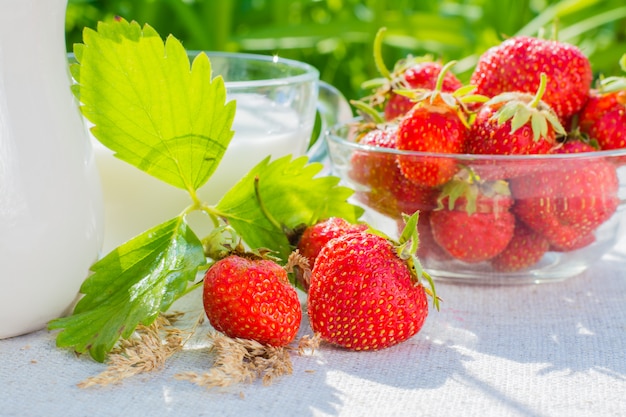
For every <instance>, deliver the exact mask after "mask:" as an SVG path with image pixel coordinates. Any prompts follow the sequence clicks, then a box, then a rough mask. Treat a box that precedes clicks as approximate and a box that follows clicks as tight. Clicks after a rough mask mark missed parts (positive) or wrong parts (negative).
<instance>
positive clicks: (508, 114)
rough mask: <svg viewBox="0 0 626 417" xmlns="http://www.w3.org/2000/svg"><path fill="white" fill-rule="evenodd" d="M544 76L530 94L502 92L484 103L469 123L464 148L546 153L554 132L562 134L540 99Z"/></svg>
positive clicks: (479, 151) (474, 151)
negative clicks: (533, 92)
mask: <svg viewBox="0 0 626 417" xmlns="http://www.w3.org/2000/svg"><path fill="white" fill-rule="evenodd" d="M546 87H547V76H546V75H545V74H542V75H541V82H540V85H539V88H538V90H537V91H536V94H535V95H534V96H532V95H530V94H525V93H502V94H499V95H497V96H495V97H494V98H492V99H491V100H489V101H488V102H486V103H485V104H484V105H483V106H482V107H481V108H480V110H479V111H478V113H477V115H476V119H475V120H474V122H473V123H472V127H471V130H470V134H469V137H468V140H467V142H466V146H465V151H466V152H467V153H472V154H488V155H528V154H546V153H548V152H550V150H551V149H552V148H553V147H554V146H555V145H556V134H557V133H559V134H565V130H564V129H563V126H562V125H561V123H560V122H559V120H558V117H557V116H556V114H555V113H554V111H553V110H552V109H551V108H550V107H549V106H548V105H547V104H546V103H545V102H543V101H542V97H543V95H544V92H545V91H546Z"/></svg>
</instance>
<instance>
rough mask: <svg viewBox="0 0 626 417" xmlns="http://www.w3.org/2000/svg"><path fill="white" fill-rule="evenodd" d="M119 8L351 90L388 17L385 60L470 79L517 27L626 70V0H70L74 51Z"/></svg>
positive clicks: (366, 70)
mask: <svg viewBox="0 0 626 417" xmlns="http://www.w3.org/2000/svg"><path fill="white" fill-rule="evenodd" d="M114 16H122V17H124V18H126V19H127V20H136V21H137V22H139V23H141V24H143V23H148V24H150V25H151V26H153V27H154V28H155V29H156V30H157V31H158V32H159V33H160V34H161V35H162V36H164V37H165V36H166V35H168V34H172V35H174V36H175V37H176V38H178V39H180V40H181V41H183V44H184V46H185V47H186V48H187V49H204V50H220V51H243V52H253V53H262V54H277V55H279V56H282V57H286V58H292V59H298V60H302V61H306V62H308V63H310V64H312V65H314V66H316V67H317V68H318V69H319V70H320V72H321V77H322V79H323V80H325V81H327V82H329V83H330V84H333V85H334V86H336V87H337V88H338V89H339V90H340V91H342V92H343V93H344V95H346V97H348V98H357V97H361V96H362V95H364V93H365V92H364V91H362V90H361V83H362V82H363V81H366V80H368V79H371V78H374V77H376V76H378V73H377V71H376V67H375V65H374V61H373V58H372V44H373V40H374V36H375V34H376V31H377V30H378V29H379V28H380V27H382V26H385V27H386V28H387V32H386V35H385V43H384V57H385V61H386V63H387V66H389V67H392V66H393V63H394V62H395V60H397V59H399V58H402V57H404V56H406V55H408V54H412V55H423V54H426V53H429V54H432V55H434V56H435V57H438V58H441V59H442V60H443V61H449V60H452V59H454V60H458V61H459V62H458V64H457V65H456V66H455V67H454V71H455V72H456V73H457V74H458V75H459V77H460V78H461V79H462V80H463V81H467V80H468V79H469V75H470V74H471V71H472V68H473V65H474V63H475V62H476V59H477V57H478V56H479V55H480V54H481V53H482V52H484V51H485V50H486V49H487V48H489V47H490V46H493V45H495V44H497V43H499V42H500V41H501V40H502V39H504V38H506V37H510V36H513V35H516V34H526V35H537V34H539V33H544V35H545V36H547V37H552V36H553V34H554V33H555V28H556V34H557V36H558V39H560V40H562V41H566V42H569V43H573V44H575V45H577V46H579V47H580V48H581V49H582V51H583V52H584V53H585V54H586V55H587V56H588V57H589V58H590V60H591V62H592V66H593V69H594V71H595V73H596V75H598V74H605V75H617V74H620V70H619V65H618V60H619V58H620V57H621V56H622V54H624V53H626V3H625V2H624V0H561V1H554V0H456V1H452V0H443V1H437V0H413V1H411V0H69V3H68V8H67V19H66V40H67V48H68V51H71V49H72V44H73V43H75V42H81V40H82V30H83V28H84V27H91V28H95V26H96V24H97V22H98V21H100V20H106V19H110V18H112V17H114Z"/></svg>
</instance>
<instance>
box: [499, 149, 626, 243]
mask: <svg viewBox="0 0 626 417" xmlns="http://www.w3.org/2000/svg"><path fill="white" fill-rule="evenodd" d="M567 149H568V148H567V147H565V150H564V152H567ZM618 185H619V184H618V179H617V173H616V171H615V166H614V165H613V164H611V163H609V162H606V161H604V160H602V159H601V158H594V159H590V158H571V159H569V160H555V161H554V163H553V168H552V170H551V171H541V172H536V173H532V174H529V175H527V176H523V177H519V178H513V179H511V182H510V187H511V192H512V193H513V196H514V198H515V201H516V203H515V206H514V208H513V211H514V213H515V214H516V215H517V217H518V218H519V219H520V220H522V221H523V222H524V223H526V224H527V225H528V226H529V227H530V228H532V229H533V230H535V231H536V232H538V233H540V234H542V235H544V236H545V237H546V238H547V239H548V240H549V241H550V243H551V245H552V246H554V247H558V248H560V249H561V250H568V249H571V248H574V247H576V248H578V247H580V246H579V244H580V242H581V241H583V240H588V239H589V234H590V233H593V231H594V230H595V229H596V228H597V227H598V226H600V225H601V224H602V223H604V222H605V221H606V220H608V219H609V218H610V217H611V216H612V215H613V213H614V212H615V210H616V209H617V206H618V204H619V198H618V195H617V191H618Z"/></svg>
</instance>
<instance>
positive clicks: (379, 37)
mask: <svg viewBox="0 0 626 417" xmlns="http://www.w3.org/2000/svg"><path fill="white" fill-rule="evenodd" d="M386 30H387V28H386V27H381V28H380V29H378V32H376V37H375V38H374V64H375V65H376V69H378V72H379V73H380V75H382V76H383V77H385V78H386V79H388V80H391V72H390V71H389V68H387V66H386V65H385V61H384V60H383V33H385V31H386Z"/></svg>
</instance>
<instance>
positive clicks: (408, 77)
mask: <svg viewBox="0 0 626 417" xmlns="http://www.w3.org/2000/svg"><path fill="white" fill-rule="evenodd" d="M384 31H385V28H381V29H380V30H379V31H378V33H377V34H376V39H375V41H374V61H375V63H376V66H377V68H378V71H379V72H380V74H381V75H382V76H383V79H382V83H381V81H380V79H379V80H373V82H369V84H371V85H372V86H373V87H377V88H376V90H375V92H374V94H373V96H372V97H371V100H370V101H371V102H372V104H374V105H378V104H382V105H383V113H384V117H385V119H386V120H388V121H391V120H394V119H396V118H398V117H401V116H403V115H405V114H406V113H407V112H408V111H409V110H411V108H412V107H413V105H414V104H415V103H414V102H413V101H412V100H411V99H410V98H409V97H406V96H404V95H402V94H398V93H397V92H396V91H397V90H417V89H426V90H433V89H435V86H436V85H437V77H438V76H439V74H440V73H441V70H442V69H443V65H442V64H441V63H440V62H435V61H433V60H432V57H430V56H424V57H413V56H408V57H407V58H405V59H401V60H399V61H398V62H396V64H395V65H394V68H393V70H392V71H389V69H388V68H387V67H386V66H385V63H384V61H383V57H382V35H383V33H384ZM461 87H462V83H461V81H459V79H458V78H457V77H456V76H455V75H454V74H453V73H451V72H447V73H446V74H445V76H444V79H443V84H442V87H441V91H445V92H453V91H456V90H457V89H459V88H461Z"/></svg>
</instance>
